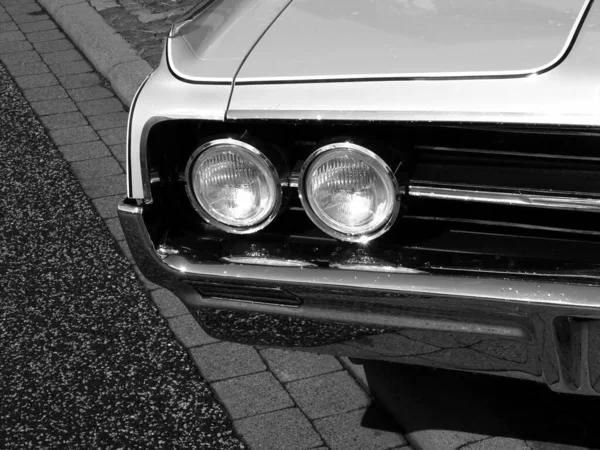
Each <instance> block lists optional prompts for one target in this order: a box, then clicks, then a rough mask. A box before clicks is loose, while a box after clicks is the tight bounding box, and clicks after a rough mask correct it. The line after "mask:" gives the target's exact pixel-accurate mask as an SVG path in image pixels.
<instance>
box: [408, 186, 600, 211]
mask: <svg viewBox="0 0 600 450" xmlns="http://www.w3.org/2000/svg"><path fill="white" fill-rule="evenodd" d="M408 193H409V196H411V197H425V198H434V199H439V200H461V201H465V202H478V203H490V204H495V205H512V206H528V207H533V208H548V209H560V210H566V211H588V212H600V198H598V199H595V198H584V197H566V196H560V195H556V196H553V195H543V194H528V193H523V192H494V191H487V190H483V189H459V188H447V187H435V186H419V185H417V186H414V185H410V186H409V189H408Z"/></svg>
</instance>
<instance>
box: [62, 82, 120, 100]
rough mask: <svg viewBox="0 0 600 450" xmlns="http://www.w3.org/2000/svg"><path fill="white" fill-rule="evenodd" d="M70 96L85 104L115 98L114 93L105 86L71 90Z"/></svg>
mask: <svg viewBox="0 0 600 450" xmlns="http://www.w3.org/2000/svg"><path fill="white" fill-rule="evenodd" d="M69 95H70V96H71V98H72V99H73V100H75V101H76V102H83V101H86V100H98V99H101V98H109V97H112V96H113V93H112V92H111V91H110V90H108V89H106V88H105V87H103V86H90V87H85V88H79V89H71V90H69Z"/></svg>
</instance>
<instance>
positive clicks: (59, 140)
mask: <svg viewBox="0 0 600 450" xmlns="http://www.w3.org/2000/svg"><path fill="white" fill-rule="evenodd" d="M50 137H51V138H52V140H53V141H54V143H55V144H56V145H58V146H60V145H69V144H78V143H80V142H89V141H95V140H97V139H98V135H97V134H96V132H95V131H94V129H93V128H92V127H89V126H85V127H75V128H64V129H61V130H52V131H50Z"/></svg>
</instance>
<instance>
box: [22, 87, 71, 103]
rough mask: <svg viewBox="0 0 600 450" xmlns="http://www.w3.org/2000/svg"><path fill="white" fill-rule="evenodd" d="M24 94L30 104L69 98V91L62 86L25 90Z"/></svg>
mask: <svg viewBox="0 0 600 450" xmlns="http://www.w3.org/2000/svg"><path fill="white" fill-rule="evenodd" d="M23 93H24V94H25V98H26V99H27V100H28V101H30V102H39V101H42V100H56V99H59V98H68V95H67V91H65V90H64V89H63V88H62V86H43V87H39V88H31V89H25V90H24V91H23Z"/></svg>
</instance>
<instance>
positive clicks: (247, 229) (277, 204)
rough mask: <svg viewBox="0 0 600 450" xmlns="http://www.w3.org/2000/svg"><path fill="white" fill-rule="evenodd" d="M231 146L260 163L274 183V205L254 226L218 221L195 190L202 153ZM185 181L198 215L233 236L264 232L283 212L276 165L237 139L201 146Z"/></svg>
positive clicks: (187, 166) (221, 140)
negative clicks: (195, 179)
mask: <svg viewBox="0 0 600 450" xmlns="http://www.w3.org/2000/svg"><path fill="white" fill-rule="evenodd" d="M222 145H229V146H235V147H237V148H238V149H241V150H242V151H244V152H247V154H248V155H249V156H250V159H251V160H253V161H254V162H258V163H259V164H261V165H262V168H263V169H264V173H266V174H268V179H270V180H271V181H272V182H273V192H272V193H271V195H273V196H274V201H273V203H272V207H271V210H270V211H269V213H268V214H267V215H266V216H264V217H262V218H261V220H260V222H258V223H256V224H252V225H249V226H233V225H230V224H227V223H224V222H222V221H220V220H218V219H217V218H216V217H215V216H213V215H212V214H210V212H209V211H207V210H206V209H205V208H204V207H203V206H202V204H201V203H200V201H199V200H198V198H197V196H196V193H195V189H194V176H195V172H196V164H197V162H198V160H199V157H200V156H201V155H202V153H204V152H206V151H207V150H210V149H213V148H215V147H217V146H222ZM185 179H186V186H185V187H186V193H187V196H188V199H189V200H190V203H191V204H192V206H193V208H194V210H195V211H196V212H197V213H198V215H199V216H200V217H201V218H202V219H203V220H204V221H205V222H207V223H209V224H210V225H213V226H215V227H217V228H219V229H221V230H223V231H226V232H228V233H233V234H250V233H255V232H256V231H259V230H262V229H263V228H265V227H266V226H267V225H269V224H270V223H271V222H272V221H273V220H274V219H275V218H276V217H277V216H278V214H279V212H280V210H281V205H282V201H283V190H282V186H281V180H280V174H279V172H278V171H277V169H276V167H275V165H274V164H273V163H272V162H271V160H270V159H269V158H268V157H267V156H266V155H265V154H264V153H263V152H261V151H260V150H258V149H257V148H256V147H255V146H254V145H252V144H250V143H248V142H245V141H242V140H239V139H235V138H231V137H228V138H219V139H212V140H210V141H208V142H205V143H203V144H202V145H200V146H199V147H198V148H197V149H196V150H195V151H194V152H193V153H192V155H191V156H190V157H189V159H188V162H187V165H186V168H185Z"/></svg>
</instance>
